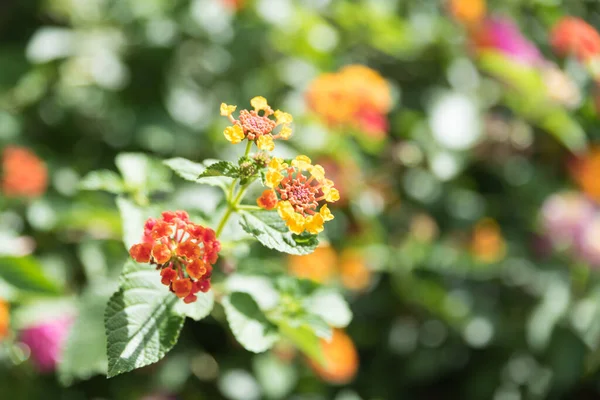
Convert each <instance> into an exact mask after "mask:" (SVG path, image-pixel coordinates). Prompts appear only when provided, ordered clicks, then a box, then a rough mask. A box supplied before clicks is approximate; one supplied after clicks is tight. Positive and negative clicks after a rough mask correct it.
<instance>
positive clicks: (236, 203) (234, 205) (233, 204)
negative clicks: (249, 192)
mask: <svg viewBox="0 0 600 400" xmlns="http://www.w3.org/2000/svg"><path fill="white" fill-rule="evenodd" d="M236 181H237V180H235V181H233V183H232V188H233V186H235V183H236ZM251 183H252V182H248V183H247V184H245V185H244V186H242V187H241V188H240V191H239V192H238V193H237V195H236V196H235V198H234V199H233V201H231V200H230V199H231V197H232V196H229V199H228V201H227V211H225V214H223V218H221V222H219V226H218V227H217V232H216V235H217V237H219V235H221V233H222V232H223V229H224V228H225V224H226V223H227V221H228V220H229V217H231V214H232V213H233V212H234V211H237V210H239V209H240V202H241V201H242V199H243V197H244V194H246V189H248V186H250V184H251ZM231 192H232V193H233V189H232V190H231Z"/></svg>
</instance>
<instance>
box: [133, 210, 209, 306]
mask: <svg viewBox="0 0 600 400" xmlns="http://www.w3.org/2000/svg"><path fill="white" fill-rule="evenodd" d="M220 249H221V244H220V242H219V241H218V240H217V238H216V235H215V232H214V231H213V230H212V229H210V228H205V227H203V226H201V225H198V224H194V223H192V222H190V219H189V216H188V214H187V213H186V212H185V211H175V212H172V211H165V212H163V213H162V217H161V218H160V219H155V218H149V219H148V220H147V221H146V225H145V227H144V236H143V240H142V243H139V244H135V245H133V246H132V247H131V249H130V250H129V253H130V255H131V257H132V258H133V259H134V260H136V261H137V262H140V263H150V264H153V265H156V269H158V270H160V275H161V277H162V280H161V282H162V283H163V284H164V285H167V286H169V289H170V290H171V291H172V292H173V293H175V295H176V296H177V297H179V298H182V299H183V301H184V302H185V303H192V302H194V301H196V300H197V296H196V294H197V293H198V292H208V290H210V278H211V275H212V270H213V268H212V265H213V264H215V263H216V262H217V258H218V255H219V251H220Z"/></svg>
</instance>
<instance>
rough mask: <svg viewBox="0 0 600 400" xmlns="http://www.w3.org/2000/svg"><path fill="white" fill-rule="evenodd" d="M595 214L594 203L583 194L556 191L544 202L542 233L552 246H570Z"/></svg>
mask: <svg viewBox="0 0 600 400" xmlns="http://www.w3.org/2000/svg"><path fill="white" fill-rule="evenodd" d="M595 215H596V209H595V207H594V205H593V204H592V202H591V201H590V200H588V198H587V197H585V196H584V195H583V194H581V193H578V192H564V193H556V194H553V195H552V196H550V197H548V198H547V199H546V201H545V202H544V205H543V206H542V212H541V217H542V220H541V223H542V228H543V230H544V234H545V235H546V236H547V238H548V239H549V240H550V242H551V243H552V244H553V245H554V246H557V247H570V246H573V245H574V244H575V241H576V240H577V238H578V237H580V236H581V232H582V231H583V230H584V228H585V226H586V225H587V224H588V222H589V221H590V220H592V219H593V218H594V217H595Z"/></svg>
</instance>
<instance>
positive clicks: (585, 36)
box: [550, 17, 600, 62]
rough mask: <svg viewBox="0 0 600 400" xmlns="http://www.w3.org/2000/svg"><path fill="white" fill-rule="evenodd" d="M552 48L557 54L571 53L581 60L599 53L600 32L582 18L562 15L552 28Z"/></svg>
mask: <svg viewBox="0 0 600 400" xmlns="http://www.w3.org/2000/svg"><path fill="white" fill-rule="evenodd" d="M550 37H551V39H550V42H551V43H552V48H553V49H554V51H555V52H556V53H557V54H560V55H563V56H566V55H569V54H573V55H574V56H575V57H576V58H577V59H579V60H580V61H582V62H585V61H588V60H589V59H590V58H592V57H594V56H597V55H599V54H600V34H598V31H596V29H594V27H593V26H591V25H589V24H588V23H587V22H585V21H584V20H582V19H579V18H575V17H564V18H562V19H561V20H560V21H558V23H557V24H556V25H554V27H553V28H552V33H551V34H550Z"/></svg>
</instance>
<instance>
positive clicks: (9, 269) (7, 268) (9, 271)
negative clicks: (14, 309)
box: [0, 256, 60, 295]
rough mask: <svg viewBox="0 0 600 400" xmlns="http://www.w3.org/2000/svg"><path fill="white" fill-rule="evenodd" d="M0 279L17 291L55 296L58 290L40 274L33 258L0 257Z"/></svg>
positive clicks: (39, 267)
mask: <svg viewBox="0 0 600 400" xmlns="http://www.w3.org/2000/svg"><path fill="white" fill-rule="evenodd" d="M0 279H3V280H4V281H5V282H6V283H8V284H9V285H12V286H13V287H15V288H16V289H18V290H19V291H24V292H32V293H36V294H45V295H56V294H59V293H60V289H59V288H58V287H57V286H56V284H54V282H52V281H51V280H50V279H48V278H47V277H46V276H45V275H44V274H43V273H42V266H41V265H40V264H39V263H38V261H37V260H36V259H35V258H33V257H12V256H8V257H0Z"/></svg>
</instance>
